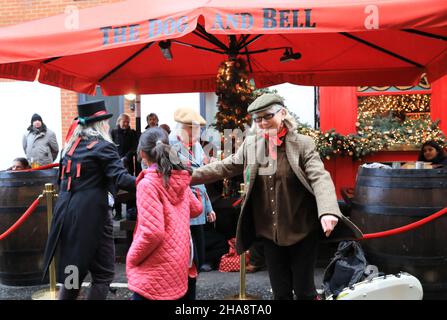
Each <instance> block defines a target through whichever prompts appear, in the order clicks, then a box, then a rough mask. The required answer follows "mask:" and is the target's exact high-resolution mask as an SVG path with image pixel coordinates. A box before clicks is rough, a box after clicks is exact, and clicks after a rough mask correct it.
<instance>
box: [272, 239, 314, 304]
mask: <svg viewBox="0 0 447 320" xmlns="http://www.w3.org/2000/svg"><path fill="white" fill-rule="evenodd" d="M263 243H264V255H265V260H266V264H267V268H268V272H269V277H270V284H271V286H272V290H273V296H274V299H275V300H293V299H294V296H293V293H295V296H296V298H297V299H299V300H311V299H315V297H316V295H317V293H316V290H315V283H314V269H315V262H316V258H317V255H318V234H317V233H316V232H314V233H312V234H310V235H309V236H307V237H306V238H305V239H303V240H302V241H300V242H298V243H296V244H293V245H291V246H278V245H277V244H275V243H274V242H273V241H272V240H268V239H265V238H264V239H263Z"/></svg>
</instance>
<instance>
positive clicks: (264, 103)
mask: <svg viewBox="0 0 447 320" xmlns="http://www.w3.org/2000/svg"><path fill="white" fill-rule="evenodd" d="M275 104H279V105H281V106H283V107H284V100H283V99H282V98H281V97H280V96H279V95H277V94H275V93H264V94H263V95H262V96H260V97H258V98H257V99H256V100H255V101H253V102H252V103H251V104H250V105H249V106H248V109H247V112H248V113H256V112H261V111H264V110H267V109H268V108H270V107H271V106H273V105H275Z"/></svg>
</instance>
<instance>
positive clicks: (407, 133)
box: [297, 94, 446, 160]
mask: <svg viewBox="0 0 447 320" xmlns="http://www.w3.org/2000/svg"><path fill="white" fill-rule="evenodd" d="M414 115H416V117H414ZM297 120H298V119H297ZM298 122H299V121H298ZM438 124H439V120H437V121H432V120H431V118H430V96H429V95H426V94H410V95H393V96H385V95H383V96H369V97H362V98H359V110H358V117H357V122H356V127H357V134H349V135H347V136H344V135H341V134H339V133H337V132H336V131H335V130H333V129H332V130H329V131H327V132H321V131H319V130H314V129H311V128H309V127H308V126H304V125H301V124H300V126H299V129H298V133H301V134H305V135H309V136H311V137H312V138H313V139H314V140H315V143H316V145H317V149H318V151H319V153H320V156H321V158H322V159H328V160H329V159H330V158H331V157H334V156H349V157H352V159H353V160H361V159H362V158H364V157H365V156H367V155H370V154H372V153H374V152H378V151H386V150H402V149H406V148H407V149H408V148H410V149H412V150H417V149H419V148H420V147H421V145H422V144H423V143H424V142H425V141H428V140H434V141H436V142H438V143H439V144H440V145H441V146H444V145H445V142H446V137H445V135H444V133H443V132H442V131H441V130H440V129H439V126H438Z"/></svg>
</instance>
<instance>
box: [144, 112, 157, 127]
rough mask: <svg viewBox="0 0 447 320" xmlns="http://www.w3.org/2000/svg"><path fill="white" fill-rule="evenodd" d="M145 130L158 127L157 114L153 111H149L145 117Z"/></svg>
mask: <svg viewBox="0 0 447 320" xmlns="http://www.w3.org/2000/svg"><path fill="white" fill-rule="evenodd" d="M146 122H147V126H146V128H145V129H146V130H147V129H149V128H153V127H158V116H157V115H156V114H155V113H153V112H152V113H149V114H148V115H147V117H146Z"/></svg>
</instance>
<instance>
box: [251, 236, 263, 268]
mask: <svg viewBox="0 0 447 320" xmlns="http://www.w3.org/2000/svg"><path fill="white" fill-rule="evenodd" d="M249 250H250V264H251V265H253V266H255V267H258V268H264V267H265V257H264V243H263V241H262V240H261V239H256V240H255V241H254V242H253V244H252V245H251V247H250V249H249Z"/></svg>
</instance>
